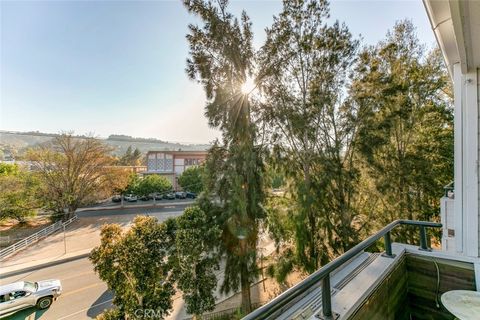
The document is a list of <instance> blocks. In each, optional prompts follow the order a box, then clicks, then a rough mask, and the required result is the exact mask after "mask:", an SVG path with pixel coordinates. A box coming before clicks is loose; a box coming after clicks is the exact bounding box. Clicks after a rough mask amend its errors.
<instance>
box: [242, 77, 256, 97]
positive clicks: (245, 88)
mask: <svg viewBox="0 0 480 320" xmlns="http://www.w3.org/2000/svg"><path fill="white" fill-rule="evenodd" d="M255 87H256V85H255V81H253V79H252V78H250V77H249V78H247V80H246V81H245V83H244V84H242V87H241V90H242V93H243V94H249V93H250V92H252V91H253V90H254V89H255Z"/></svg>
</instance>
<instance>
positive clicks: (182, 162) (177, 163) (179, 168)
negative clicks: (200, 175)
mask: <svg viewBox="0 0 480 320" xmlns="http://www.w3.org/2000/svg"><path fill="white" fill-rule="evenodd" d="M206 158H207V151H149V152H147V161H146V163H147V170H146V171H144V172H142V173H143V174H144V175H149V174H158V175H162V176H164V177H165V178H167V179H168V180H170V182H171V183H172V186H173V188H174V189H175V190H179V189H180V186H179V185H178V177H179V176H180V175H181V174H182V173H183V172H184V171H185V170H186V169H188V168H189V167H192V166H198V165H200V164H202V163H203V162H204V161H205V159H206Z"/></svg>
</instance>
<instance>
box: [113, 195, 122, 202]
mask: <svg viewBox="0 0 480 320" xmlns="http://www.w3.org/2000/svg"><path fill="white" fill-rule="evenodd" d="M112 202H122V196H119V195H116V196H113V197H112Z"/></svg>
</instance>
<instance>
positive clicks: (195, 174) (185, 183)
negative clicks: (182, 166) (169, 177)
mask: <svg viewBox="0 0 480 320" xmlns="http://www.w3.org/2000/svg"><path fill="white" fill-rule="evenodd" d="M203 175H204V167H203V166H194V167H190V168H188V169H187V170H185V171H184V172H183V173H182V175H181V176H180V177H178V183H179V184H180V186H181V187H182V189H183V190H185V191H191V192H195V193H197V194H200V192H202V191H203V180H204V177H203Z"/></svg>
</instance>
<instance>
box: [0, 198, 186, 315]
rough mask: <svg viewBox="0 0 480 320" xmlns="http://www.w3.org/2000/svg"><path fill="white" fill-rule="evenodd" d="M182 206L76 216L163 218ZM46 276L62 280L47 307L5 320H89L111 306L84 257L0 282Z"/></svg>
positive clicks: (109, 295) (102, 287) (104, 288)
mask: <svg viewBox="0 0 480 320" xmlns="http://www.w3.org/2000/svg"><path fill="white" fill-rule="evenodd" d="M185 207H186V205H175V206H171V207H168V206H167V207H162V208H132V209H119V210H109V211H108V212H105V211H84V212H81V213H79V215H80V216H86V217H97V216H98V217H106V216H108V215H131V217H132V218H133V217H134V216H136V215H138V214H148V215H150V216H155V217H157V218H158V219H159V220H160V221H163V220H165V219H167V218H169V217H176V216H179V215H181V214H182V212H183V210H184V208H185ZM46 279H59V280H60V281H61V282H62V287H63V289H62V295H61V296H60V297H59V298H58V299H57V300H56V301H54V303H53V304H52V306H51V307H50V308H49V309H47V310H41V311H40V310H37V309H36V308H30V309H26V310H23V311H19V312H17V313H16V314H14V315H12V316H10V317H7V318H5V319H8V320H24V319H29V320H33V319H42V320H64V319H68V320H77V319H78V320H80V319H93V318H95V317H96V316H97V315H98V314H100V313H101V312H102V311H103V310H104V309H108V308H109V307H111V301H112V294H111V292H109V291H108V289H107V286H106V284H105V283H104V282H102V281H101V280H100V279H99V278H98V276H97V275H96V274H95V272H94V271H93V266H92V264H91V263H90V261H89V260H88V258H80V259H77V260H73V261H69V262H65V263H61V264H56V265H53V266H47V267H41V268H39V269H36V270H29V271H28V272H22V273H17V274H15V275H11V276H7V277H5V278H2V279H1V280H0V284H2V285H4V284H8V283H12V282H16V281H22V280H27V281H38V280H46Z"/></svg>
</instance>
